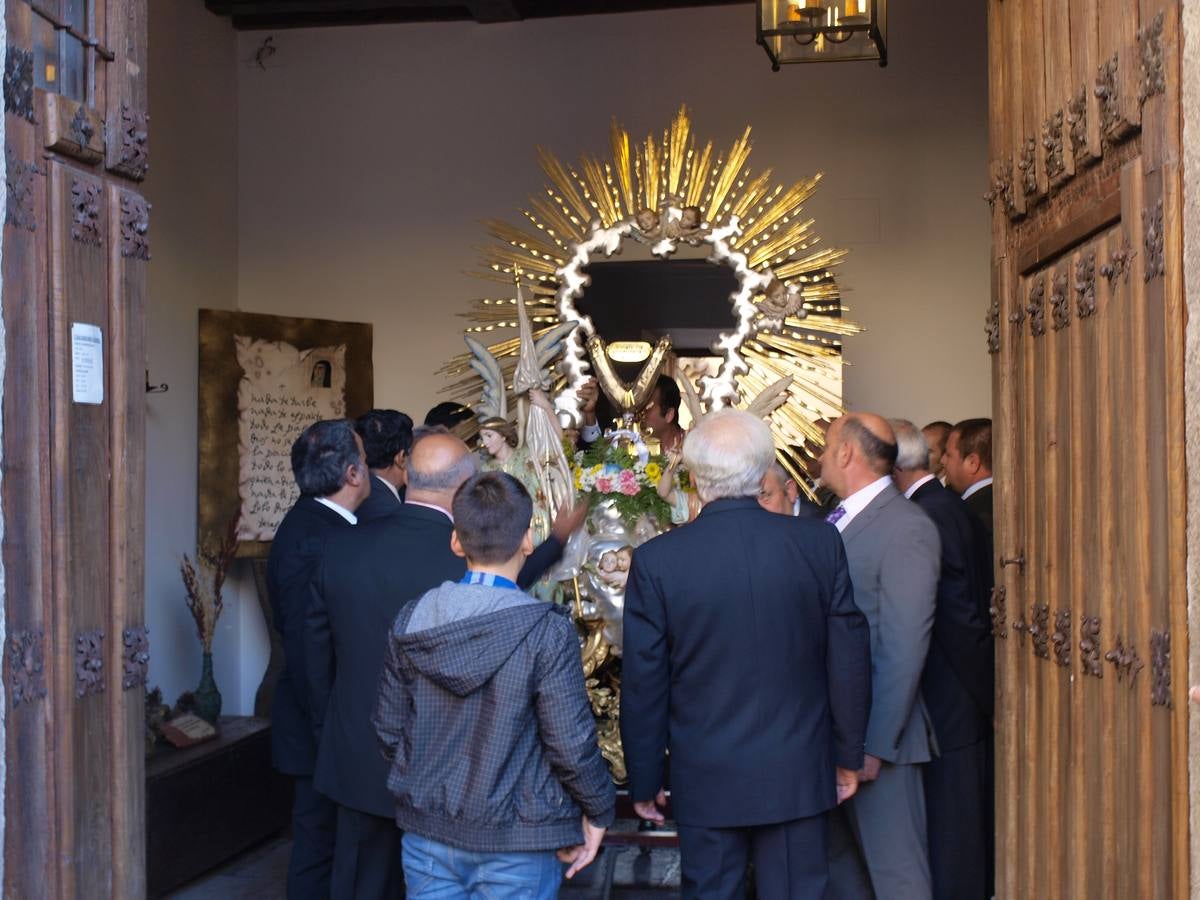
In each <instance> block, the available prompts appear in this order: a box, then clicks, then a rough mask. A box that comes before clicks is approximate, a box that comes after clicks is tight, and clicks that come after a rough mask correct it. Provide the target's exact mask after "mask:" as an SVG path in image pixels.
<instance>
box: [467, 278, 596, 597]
mask: <svg viewBox="0 0 1200 900" xmlns="http://www.w3.org/2000/svg"><path fill="white" fill-rule="evenodd" d="M517 322H518V327H519V329H520V351H519V356H518V362H517V367H516V372H515V374H514V376H513V391H514V393H515V394H516V395H517V398H518V403H517V416H516V419H515V420H510V419H509V418H508V391H507V389H506V386H505V383H504V375H503V372H502V370H501V368H500V364H499V362H497V360H496V358H495V356H493V355H492V353H491V352H490V351H489V350H488V349H487V348H486V347H484V346H483V345H482V344H480V343H479V342H478V341H476V340H474V339H473V338H471V337H467V338H466V339H465V340H466V342H467V346H468V347H469V348H470V350H471V353H472V355H473V357H474V358H473V359H472V360H471V363H470V364H471V367H472V368H473V369H475V371H476V372H478V373H479V375H480V376H481V377H482V378H483V382H484V390H483V398H482V399H481V400H480V402H479V403H478V404H476V407H475V410H476V413H477V414H478V417H479V439H480V442H481V444H482V445H483V451H484V454H485V458H484V463H483V466H484V468H485V469H493V470H499V471H503V472H507V473H508V474H509V475H512V476H513V477H514V478H516V479H517V480H518V481H520V482H521V483H522V484H523V485H524V486H525V489H526V490H527V491H529V496H530V497H531V498H533V521H532V528H533V539H534V543H535V544H536V543H540V542H541V541H544V540H545V539H546V538H547V537H548V536H549V534H550V525H551V523H552V522H553V521H554V516H555V514H556V513H557V512H558V511H559V510H560V509H562V508H563V507H564V506H569V505H571V504H572V503H573V502H574V500H575V488H574V484H573V480H572V478H571V470H570V468H569V467H568V465H567V460H566V456H565V455H564V453H563V444H562V429H561V427H560V425H559V423H558V418H557V416H556V415H555V412H554V407H553V406H552V405H551V404H550V400H549V399H548V398H547V397H546V393H545V391H546V389H547V388H548V387H549V383H550V379H549V377H548V375H547V372H546V367H547V365H548V363H549V362H550V361H551V360H552V359H553V358H554V357H555V356H556V355H557V353H558V350H559V345H560V343H561V341H562V339H563V337H564V336H565V335H566V334H567V333H568V332H570V331H571V330H572V329H574V327H575V323H574V322H564V323H561V324H559V325H556V326H555V327H553V328H551V329H550V330H549V331H547V332H546V333H545V334H543V335H542V336H541V337H540V338H538V339H537V340H534V338H533V333H532V330H531V329H530V326H529V316H528V315H527V313H526V311H525V303H524V300H523V298H522V296H521V285H520V282H518V283H517ZM534 593H536V594H537V595H538V596H539V597H542V598H543V599H547V600H550V599H555V597H556V596H557V594H558V593H559V591H558V590H557V588H556V587H555V586H554V585H552V584H549V583H546V584H539V585H538V586H536V588H535V591H534Z"/></svg>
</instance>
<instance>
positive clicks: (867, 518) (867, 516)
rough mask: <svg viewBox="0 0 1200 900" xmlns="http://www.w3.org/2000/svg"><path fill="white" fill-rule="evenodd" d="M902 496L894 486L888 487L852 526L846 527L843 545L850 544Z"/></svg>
mask: <svg viewBox="0 0 1200 900" xmlns="http://www.w3.org/2000/svg"><path fill="white" fill-rule="evenodd" d="M899 496H900V492H899V491H898V490H896V488H895V487H894V486H893V485H890V484H889V485H888V486H887V487H885V488H884V489H883V490H882V491H880V492H879V495H878V496H877V497H875V499H873V500H872V501H871V502H870V503H868V504H867V508H866V509H864V510H863V511H862V512H860V513H859V514H858V515H857V516H855V517H854V518H853V519H852V520H851V521H850V524H849V525H847V526H846V530H845V531H843V532H842V543H843V544H849V543H850V542H851V541H852V540H854V538H855V537H856V536H857V535H858V534H859V532H861V531H862V530H863V529H865V528H866V527H867V526H868V525H870V524H871V522H873V521H874V520H875V517H876V516H878V515H879V513H880V510H882V509H883V508H884V507H885V506H887V505H888V504H889V503H891V502H892V501H893V500H895V499H896V498H897V497H899Z"/></svg>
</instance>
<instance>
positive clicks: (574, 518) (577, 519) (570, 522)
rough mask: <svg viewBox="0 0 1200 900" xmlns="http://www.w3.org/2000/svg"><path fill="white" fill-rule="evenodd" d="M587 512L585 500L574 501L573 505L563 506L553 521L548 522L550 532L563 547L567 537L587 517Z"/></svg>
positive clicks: (576, 529)
mask: <svg viewBox="0 0 1200 900" xmlns="http://www.w3.org/2000/svg"><path fill="white" fill-rule="evenodd" d="M587 513H588V505H587V501H586V500H583V501H581V502H579V503H576V504H575V505H574V506H564V507H563V508H562V509H560V510H559V511H558V514H557V515H556V516H555V517H554V521H553V522H552V523H551V524H550V533H551V534H552V535H554V537H555V539H556V540H557V541H558V542H559V543H560V544H562V545H563V546H564V547H565V546H566V544H567V539H568V538H570V537H571V535H573V534H574V533H575V532H576V531H578V530H579V528H580V526H581V525H583V520H584V519H586V518H587Z"/></svg>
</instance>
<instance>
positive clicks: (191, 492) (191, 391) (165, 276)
mask: <svg viewBox="0 0 1200 900" xmlns="http://www.w3.org/2000/svg"><path fill="white" fill-rule="evenodd" d="M149 9H150V60H149V66H150V74H149V78H150V165H151V168H150V173H149V176H148V178H147V179H146V184H145V188H146V194H147V196H148V198H149V199H150V202H151V203H152V204H153V210H152V212H151V220H150V221H151V226H150V249H151V254H152V261H151V264H150V268H149V298H150V299H149V303H148V305H147V312H146V337H147V341H146V344H147V348H148V349H147V352H148V357H149V358H148V360H147V365H148V366H149V367H150V378H151V379H152V380H153V381H154V382H155V383H159V382H166V383H167V384H168V385H169V386H170V390H169V391H168V392H167V393H165V394H149V395H147V397H146V450H147V453H146V456H147V469H146V622H147V624H148V626H149V628H150V643H151V654H150V683H151V684H152V685H153V684H157V685H159V686H160V687H161V688H162V689H163V695H164V697H165V698H166V700H167V702H169V703H170V702H174V700H175V698H176V697H177V696H178V695H179V693H180V692H181V691H184V690H189V689H191V688H194V687H195V686H196V683H197V681H198V680H199V675H200V649H199V644H198V642H197V638H196V635H195V628H194V626H193V624H192V619H191V616H190V615H189V614H188V612H187V609H186V607H185V605H184V597H185V594H184V591H183V586H182V584H181V582H180V578H179V557H180V555H181V554H182V553H184V552H187V553H189V554H190V553H193V552H194V551H195V546H196V377H197V372H196V358H197V341H196V323H197V312H196V311H197V310H198V309H199V308H200V307H202V306H205V307H218V308H223V307H228V308H232V307H234V306H235V305H236V300H237V174H236V173H237V140H236V139H237V131H236V129H237V117H236V110H237V72H238V70H237V65H236V52H237V40H236V35H235V33H234V31H233V29H232V28H231V27H230V25H229V22H228V20H224V19H218V18H217V17H216V16H214V15H212V14H210V13H208V12H207V11H205V9H204V5H203V4H202V3H198V2H195V3H194V2H186V3H185V2H182V0H168V2H155V3H151V4H149ZM254 612H255V613H256V614H257V609H255V610H254ZM239 617H240V613H239V609H238V607H237V606H236V605H235V606H232V608H231V609H229V610H228V611H227V613H226V616H225V618H224V620H223V621H222V622H221V623H220V625H219V626H218V627H219V629H220V630H219V633H218V635H217V638H216V640H215V646H214V654H215V658H216V665H217V683H218V685H219V686H220V687H221V688H222V690H223V691H224V692H225V694H226V702H227V705H228V704H229V702H230V699H231V698H230V696H229V695H230V688H232V687H234V686H235V685H236V682H237V680H238V679H237V673H236V671H235V667H236V666H237V664H238V657H239V655H240V654H239V652H238V644H239V637H240V635H241V633H242V630H241V629H238V628H236V624H237V621H238V619H239Z"/></svg>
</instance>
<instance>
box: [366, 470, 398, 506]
mask: <svg viewBox="0 0 1200 900" xmlns="http://www.w3.org/2000/svg"><path fill="white" fill-rule="evenodd" d="M371 477H372V478H374V479H375V480H376V481H378V482H380V483H382V484H383V485H384V486H385V487H386V488H387V489H388V490H389V491H391V492H392V496H393V497H395V498H396V499H397V500H399V499H400V489H399V488H398V487H396V486H395V485H394V484H392V483H391V482H390V481H388V480H387V479H386V478H384V477H383V476H382V475H376V474H375V473H374V472H372V473H371Z"/></svg>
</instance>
